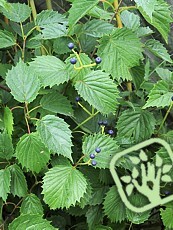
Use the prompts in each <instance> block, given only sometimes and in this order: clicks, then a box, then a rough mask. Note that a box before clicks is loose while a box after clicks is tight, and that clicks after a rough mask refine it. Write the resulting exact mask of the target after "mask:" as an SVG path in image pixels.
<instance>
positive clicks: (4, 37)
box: [0, 30, 16, 49]
mask: <svg viewBox="0 0 173 230" xmlns="http://www.w3.org/2000/svg"><path fill="white" fill-rule="evenodd" d="M15 44H16V39H15V37H14V35H13V34H12V33H10V32H8V31H6V30H0V49H2V48H6V47H10V46H14V45H15Z"/></svg>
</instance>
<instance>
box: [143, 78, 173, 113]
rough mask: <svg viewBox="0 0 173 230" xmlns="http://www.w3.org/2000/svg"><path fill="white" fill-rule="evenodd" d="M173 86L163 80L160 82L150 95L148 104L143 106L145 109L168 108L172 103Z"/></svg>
mask: <svg viewBox="0 0 173 230" xmlns="http://www.w3.org/2000/svg"><path fill="white" fill-rule="evenodd" d="M171 88H172V84H171V85H170V84H169V83H168V82H166V81H164V80H161V81H158V82H157V83H156V84H155V85H154V87H153V88H152V90H151V91H150V93H149V95H148V97H149V98H148V100H147V103H146V104H145V105H144V106H143V108H144V109H145V108H147V107H154V106H156V107H158V108H159V107H162V108H164V107H166V106H169V105H170V103H171V97H172V95H173V91H172V89H171Z"/></svg>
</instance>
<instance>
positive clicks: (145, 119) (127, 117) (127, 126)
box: [117, 109, 156, 142]
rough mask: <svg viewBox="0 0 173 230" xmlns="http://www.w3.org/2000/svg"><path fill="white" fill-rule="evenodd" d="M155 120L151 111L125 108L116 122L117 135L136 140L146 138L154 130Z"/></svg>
mask: <svg viewBox="0 0 173 230" xmlns="http://www.w3.org/2000/svg"><path fill="white" fill-rule="evenodd" d="M155 124H156V120H155V118H154V116H153V114H152V113H150V112H149V111H146V110H142V109H136V110H135V111H133V110H131V109H128V110H125V111H124V112H123V113H122V114H121V115H120V117H119V119H118V123H117V129H118V133H117V136H118V137H122V138H124V137H127V138H132V139H134V140H135V141H136V142H140V141H142V140H145V139H148V138H150V137H151V135H152V133H153V132H154V128H155Z"/></svg>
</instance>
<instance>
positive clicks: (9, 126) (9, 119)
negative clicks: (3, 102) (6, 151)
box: [3, 106, 14, 136]
mask: <svg viewBox="0 0 173 230" xmlns="http://www.w3.org/2000/svg"><path fill="white" fill-rule="evenodd" d="M3 120H4V126H5V128H6V130H7V133H8V134H9V136H11V135H12V132H13V130H14V129H13V125H14V122H13V114H12V111H11V110H10V108H8V107H7V106H6V107H5V108H4V116H3Z"/></svg>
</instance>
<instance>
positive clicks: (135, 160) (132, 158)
mask: <svg viewBox="0 0 173 230" xmlns="http://www.w3.org/2000/svg"><path fill="white" fill-rule="evenodd" d="M129 159H130V160H131V162H132V163H133V164H135V165H138V164H139V163H140V159H139V157H135V156H129Z"/></svg>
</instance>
